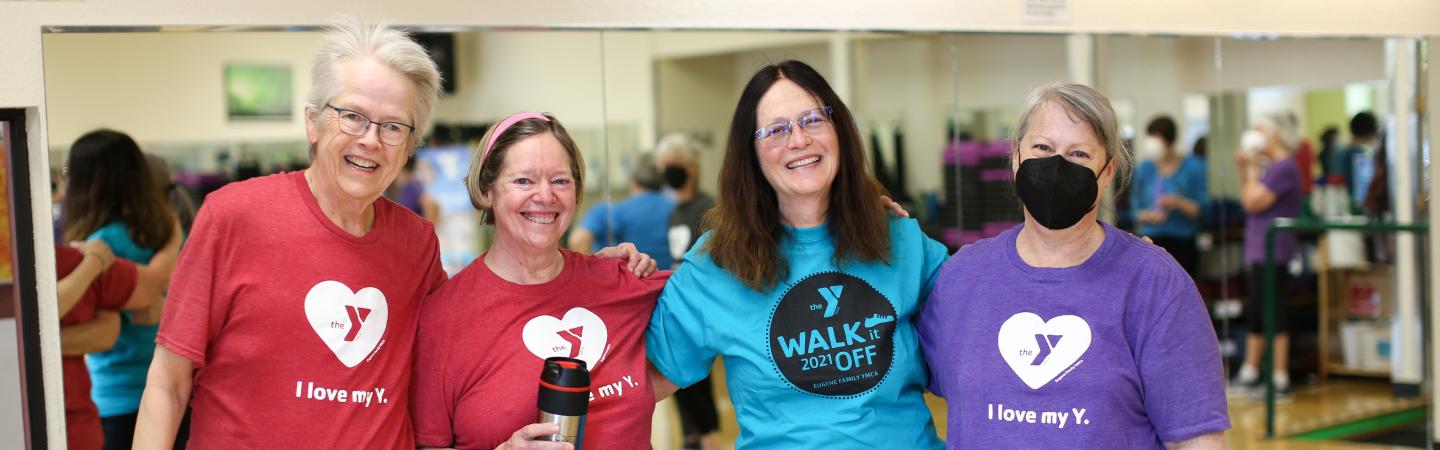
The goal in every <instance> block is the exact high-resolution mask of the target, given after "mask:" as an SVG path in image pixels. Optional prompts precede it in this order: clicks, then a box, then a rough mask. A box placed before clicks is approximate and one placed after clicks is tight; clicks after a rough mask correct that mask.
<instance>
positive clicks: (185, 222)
mask: <svg viewBox="0 0 1440 450" xmlns="http://www.w3.org/2000/svg"><path fill="white" fill-rule="evenodd" d="M145 159H146V160H147V162H149V163H150V171H151V172H154V174H155V183H157V184H159V185H160V191H161V192H163V193H164V194H165V198H166V199H168V200H169V201H170V210H171V211H174V212H175V217H176V218H177V219H179V220H180V231H181V234H182V235H189V234H190V227H192V226H194V225H195V214H196V213H197V211H196V208H195V201H194V200H191V199H190V194H189V193H186V192H185V190H184V189H181V188H180V185H177V184H175V175H174V174H173V173H172V172H171V171H170V163H167V162H165V158H161V157H159V156H156V155H155V154H154V153H146V154H145Z"/></svg>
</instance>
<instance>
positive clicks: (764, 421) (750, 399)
mask: <svg viewBox="0 0 1440 450" xmlns="http://www.w3.org/2000/svg"><path fill="white" fill-rule="evenodd" d="M729 129H730V131H729V133H728V137H727V141H726V145H725V157H724V158H725V159H724V161H725V162H724V164H723V166H722V167H721V169H720V189H719V202H718V204H717V206H715V208H714V209H713V210H711V212H710V213H709V214H708V215H707V221H708V224H709V227H710V231H708V232H706V233H705V234H704V235H703V236H702V237H701V238H700V241H699V242H697V243H696V244H695V247H694V248H692V249H691V250H690V253H688V254H686V255H685V262H684V263H683V264H681V265H680V268H679V269H678V270H676V272H675V274H674V275H672V276H671V277H670V281H669V282H668V283H667V285H666V286H665V290H664V292H663V293H662V294H661V296H660V303H659V304H658V305H657V306H656V307H655V314H654V316H653V317H651V319H650V326H649V328H648V330H647V331H646V352H647V353H648V355H649V358H650V361H651V363H652V364H653V366H654V367H653V371H652V373H651V380H652V384H653V386H654V387H655V389H656V396H657V398H664V397H665V396H668V395H669V394H671V393H673V392H674V390H675V389H676V387H677V386H680V387H686V386H690V385H693V384H694V383H696V382H697V381H699V380H701V379H703V378H705V377H706V376H708V375H709V374H710V370H711V367H712V366H713V365H714V364H715V358H716V357H723V359H722V360H723V363H724V364H725V376H726V385H727V387H728V389H729V391H730V400H731V402H732V403H733V404H734V405H735V412H736V415H737V418H738V420H739V429H740V436H739V440H738V441H737V442H736V444H735V445H736V448H808V447H813V446H816V445H819V444H817V443H823V446H824V447H825V448H833V449H873V448H905V449H935V448H939V447H941V445H942V444H941V442H940V440H939V438H938V437H937V436H936V433H935V426H934V422H933V421H932V419H931V416H930V411H929V410H928V409H927V408H926V406H925V400H924V396H923V395H924V390H925V381H926V380H925V366H924V362H923V359H922V357H921V355H920V351H919V350H920V349H919V342H918V340H917V337H916V335H915V328H914V325H913V322H912V320H913V318H914V317H915V313H916V312H917V311H919V309H920V307H921V304H922V301H923V300H924V298H925V296H926V294H927V293H928V292H929V290H930V286H931V283H932V280H934V276H935V274H936V273H937V272H938V271H939V269H940V265H941V264H942V263H943V262H944V261H945V258H946V257H947V254H946V249H945V246H944V245H943V244H940V243H939V242H936V241H934V240H932V239H929V238H927V237H926V236H925V235H924V234H923V233H922V232H921V231H920V226H919V225H918V224H917V223H916V221H915V220H913V219H907V218H901V217H897V216H891V215H890V214H888V212H887V210H886V203H887V201H886V200H885V199H883V198H882V196H881V194H883V188H882V187H880V184H879V182H878V181H877V180H875V178H873V177H872V176H870V175H869V173H868V172H867V168H868V167H869V166H868V165H867V164H866V162H865V161H866V155H865V147H864V145H863V143H862V141H861V137H860V133H859V131H858V127H857V126H856V124H855V118H854V116H853V115H851V112H850V110H849V109H848V108H847V107H846V106H845V103H844V102H843V101H841V99H840V97H839V96H838V95H837V94H836V93H835V91H834V90H833V89H831V87H830V85H829V83H828V82H826V81H825V79H824V78H823V77H822V76H821V75H820V74H819V73H818V72H816V71H815V69H813V68H812V67H810V66H809V65H806V64H805V63H803V62H800V61H794V60H788V61H783V62H780V63H777V64H773V65H769V66H766V67H764V68H762V69H760V70H759V71H757V72H756V73H755V74H754V76H752V77H751V79H750V81H749V82H748V83H747V84H746V86H745V88H744V89H743V91H742V93H741V95H740V99H739V101H738V103H737V105H736V107H735V111H734V114H733V116H732V120H731V122H730V128H729ZM827 329H828V330H830V334H829V335H824V336H832V335H833V336H835V339H828V338H825V337H822V334H823V333H826V332H825V331H824V330H827Z"/></svg>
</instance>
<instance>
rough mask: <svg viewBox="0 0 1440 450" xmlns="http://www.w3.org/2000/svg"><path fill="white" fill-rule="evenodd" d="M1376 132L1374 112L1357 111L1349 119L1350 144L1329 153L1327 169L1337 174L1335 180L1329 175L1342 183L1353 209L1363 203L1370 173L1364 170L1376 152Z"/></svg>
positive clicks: (1378, 129)
mask: <svg viewBox="0 0 1440 450" xmlns="http://www.w3.org/2000/svg"><path fill="white" fill-rule="evenodd" d="M1379 132H1380V124H1379V121H1377V120H1376V119H1375V115H1374V114H1371V113H1370V112H1369V111H1362V112H1359V113H1356V114H1355V117H1352V118H1351V119H1350V145H1347V146H1345V147H1344V149H1342V150H1340V151H1338V152H1335V153H1334V154H1332V155H1330V170H1331V171H1332V174H1333V175H1336V176H1338V179H1335V178H1334V177H1332V182H1335V183H1336V184H1339V185H1341V186H1345V194H1346V195H1347V196H1348V198H1350V204H1351V205H1352V209H1353V210H1356V211H1358V210H1359V209H1360V205H1361V204H1362V203H1363V202H1364V199H1365V197H1364V193H1365V192H1364V189H1365V187H1366V186H1368V185H1369V182H1370V176H1371V175H1373V174H1372V173H1370V172H1369V171H1367V170H1365V169H1366V168H1368V167H1370V164H1369V162H1370V160H1371V159H1370V158H1372V156H1373V155H1374V154H1375V136H1376V135H1377V134H1379Z"/></svg>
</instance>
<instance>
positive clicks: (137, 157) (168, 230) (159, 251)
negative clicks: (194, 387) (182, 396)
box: [61, 130, 184, 450]
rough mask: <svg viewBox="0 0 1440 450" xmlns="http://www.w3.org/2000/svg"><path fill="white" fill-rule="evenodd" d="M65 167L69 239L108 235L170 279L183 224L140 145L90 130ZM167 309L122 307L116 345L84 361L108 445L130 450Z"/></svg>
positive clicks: (121, 252) (130, 256)
mask: <svg viewBox="0 0 1440 450" xmlns="http://www.w3.org/2000/svg"><path fill="white" fill-rule="evenodd" d="M65 166H66V176H67V179H66V188H65V189H66V196H65V200H64V203H63V204H62V206H61V208H62V210H63V217H64V219H65V224H64V233H65V240H67V241H82V240H91V239H100V240H103V241H105V243H106V244H108V245H109V246H110V248H111V249H113V250H114V251H115V256H118V257H121V258H125V259H127V260H130V261H131V262H134V263H135V264H136V265H137V269H138V270H142V271H147V272H154V273H157V274H159V275H161V276H162V277H163V278H164V279H165V280H168V279H169V275H170V271H171V269H173V268H174V267H175V259H176V258H177V257H178V256H179V254H180V240H181V231H180V223H179V221H178V220H177V219H176V218H175V214H174V213H173V212H171V210H170V206H169V203H168V202H167V201H166V200H165V196H164V193H163V191H162V190H161V189H160V186H161V185H162V183H159V182H157V181H156V180H155V174H154V173H153V172H152V171H151V168H150V164H149V163H148V162H147V161H146V159H145V155H144V153H141V152H140V146H139V145H137V144H136V143H135V141H134V140H133V139H131V138H130V137H129V136H126V135H125V134H123V133H119V132H116V131H111V130H97V131H92V132H90V133H87V134H85V135H84V136H81V137H80V139H77V140H76V141H75V144H74V145H72V146H71V147H70V156H69V158H68V159H67V160H66V162H65ZM163 308H164V302H156V303H155V304H154V305H151V306H150V307H147V308H144V309H141V310H137V311H126V312H123V313H121V325H120V337H119V338H118V339H116V341H115V346H114V347H113V348H111V349H110V350H107V351H104V352H99V353H91V354H90V355H88V358H87V359H86V365H87V366H88V367H89V369H90V378H91V380H92V386H91V390H90V395H91V397H92V398H93V399H94V400H95V405H96V406H97V407H99V409H100V422H101V425H102V426H103V427H104V430H105V448H106V449H107V450H108V449H121V448H124V449H128V448H130V445H131V440H132V438H133V436H134V432H135V419H136V414H137V412H138V411H139V409H140V396H141V394H143V393H144V392H145V375H146V373H147V371H148V370H149V369H150V359H151V356H152V355H153V354H154V352H155V333H156V331H157V330H158V329H159V323H160V313H161V311H162V310H163ZM177 442H184V441H183V440H180V441H177ZM182 445H183V444H182Z"/></svg>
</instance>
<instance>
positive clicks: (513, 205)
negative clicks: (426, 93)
mask: <svg viewBox="0 0 1440 450" xmlns="http://www.w3.org/2000/svg"><path fill="white" fill-rule="evenodd" d="M584 161H585V159H584V158H583V157H582V156H581V154H580V149H579V147H577V146H576V145H575V141H574V140H573V139H571V137H570V134H569V133H568V132H566V131H565V127H564V126H563V125H561V123H560V121H559V120H556V119H555V117H554V116H550V115H546V114H539V113H519V114H515V115H512V116H509V117H507V118H506V119H504V120H502V121H500V123H499V124H497V125H496V126H494V127H493V128H491V130H490V131H489V132H488V133H487V134H486V135H485V137H484V138H483V139H482V140H481V144H480V146H479V148H478V149H476V151H475V154H474V157H473V158H472V159H471V164H470V170H469V171H468V175H467V176H466V177H465V185H466V187H467V189H468V191H469V193H470V200H471V203H472V204H474V206H475V207H476V208H477V209H479V210H480V213H481V221H482V222H483V223H485V224H488V225H494V226H495V241H494V243H493V244H492V245H491V246H490V249H489V250H488V251H487V252H485V254H484V255H483V256H481V257H480V258H479V259H476V260H475V261H473V262H471V263H470V265H468V266H466V267H465V269H464V270H462V271H460V273H458V274H456V275H455V278H453V279H451V280H450V281H449V282H447V283H445V286H443V287H441V288H440V290H438V291H436V292H435V293H434V294H432V295H430V296H429V297H427V298H426V299H425V305H424V306H423V307H422V310H421V313H420V331H419V337H418V338H417V340H416V345H415V348H416V353H415V369H414V382H413V383H412V384H411V394H410V395H411V397H413V398H414V400H413V402H411V406H412V411H413V417H414V426H415V443H416V444H417V445H419V446H421V447H436V448H465V449H471V448H475V449H491V448H504V449H521V448H554V449H561V448H565V447H566V446H569V445H570V444H567V443H563V442H538V441H537V439H543V438H545V437H547V436H549V435H551V434H554V433H556V432H558V431H559V427H558V426H557V425H555V424H550V423H545V424H537V423H535V422H536V417H537V415H538V413H539V411H538V409H536V398H537V389H536V384H535V383H536V381H535V380H536V377H537V375H539V373H540V371H541V368H542V367H544V363H545V358H548V357H552V356H565V357H571V358H576V359H580V360H582V361H584V362H585V363H586V367H587V368H588V369H589V371H590V382H591V389H590V393H591V395H592V396H593V397H592V399H591V400H590V405H589V412H588V413H587V414H586V419H585V420H586V425H585V428H584V431H583V433H584V434H583V436H582V441H583V443H584V447H585V448H599V449H612V448H613V449H626V448H648V444H649V442H650V420H651V415H652V413H653V411H654V409H655V400H654V398H653V397H652V395H653V393H652V392H653V391H652V390H651V389H650V388H649V387H648V386H645V385H644V384H643V383H644V381H645V370H646V369H645V367H646V366H645V349H644V345H645V342H644V338H645V324H646V320H647V319H648V318H649V317H650V312H651V311H652V310H654V308H655V298H656V297H657V296H659V295H660V289H661V288H663V287H664V285H665V279H666V278H667V277H668V276H669V272H660V273H658V274H656V275H653V276H650V275H649V273H650V272H652V271H654V270H655V265H654V264H655V263H654V261H653V260H647V261H645V262H644V265H643V267H635V266H632V265H629V264H628V263H627V262H625V261H620V260H616V259H604V258H600V257H597V256H592V255H586V254H582V253H578V252H573V251H569V250H565V249H563V248H562V247H561V245H560V240H561V237H562V236H564V235H565V230H567V229H569V228H570V222H571V221H572V220H574V214H575V211H576V209H575V208H576V204H577V202H579V193H581V192H584V186H585V183H584V182H585V176H584V175H585V173H584V169H583V164H584ZM637 269H638V270H637ZM637 275H639V276H637ZM476 343H484V345H483V346H482V347H477V346H476ZM602 386H603V387H602ZM617 386H618V388H617Z"/></svg>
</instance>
